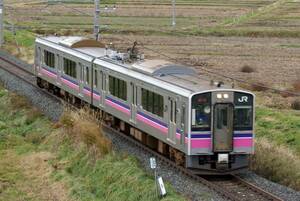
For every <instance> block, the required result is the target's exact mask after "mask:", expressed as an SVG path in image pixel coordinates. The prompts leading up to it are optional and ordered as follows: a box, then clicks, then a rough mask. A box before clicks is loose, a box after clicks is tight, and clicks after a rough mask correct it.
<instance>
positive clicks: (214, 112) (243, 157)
mask: <svg viewBox="0 0 300 201" xmlns="http://www.w3.org/2000/svg"><path fill="white" fill-rule="evenodd" d="M190 115H191V118H190V123H191V128H190V133H189V136H188V137H189V154H188V156H187V159H186V165H187V167H189V168H193V169H197V170H201V171H200V172H203V174H206V173H207V174H218V173H220V174H224V173H232V172H238V171H242V170H245V169H246V168H247V167H248V163H249V156H250V154H252V153H253V151H254V146H253V140H254V139H253V138H254V130H253V125H254V95H253V94H251V93H248V92H245V91H232V90H230V91H229V90H228V91H227V90H224V91H220V90H218V91H210V92H205V93H200V94H195V95H193V96H192V97H191V114H190Z"/></svg>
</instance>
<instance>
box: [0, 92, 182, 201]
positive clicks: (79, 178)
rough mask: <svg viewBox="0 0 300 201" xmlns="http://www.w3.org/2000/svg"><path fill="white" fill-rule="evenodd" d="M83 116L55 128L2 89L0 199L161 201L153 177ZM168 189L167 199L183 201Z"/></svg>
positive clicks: (71, 117)
mask: <svg viewBox="0 0 300 201" xmlns="http://www.w3.org/2000/svg"><path fill="white" fill-rule="evenodd" d="M82 112H83V111H81V113H74V112H70V113H66V114H65V115H64V116H63V117H62V119H61V121H60V122H59V123H56V124H53V123H51V122H50V121H49V120H47V119H46V118H45V117H44V116H42V115H41V114H40V113H39V111H37V110H36V109H34V108H31V107H30V106H29V104H28V102H27V101H26V99H24V98H22V97H19V96H17V95H15V94H12V93H9V92H8V91H7V90H5V89H3V88H2V87H1V88H0V200H3V201H15V200H32V201H35V200H36V201H42V200H157V199H156V198H155V188H154V185H153V184H154V180H153V178H152V176H149V175H147V174H146V173H145V172H144V171H143V170H142V169H141V168H140V167H139V164H138V162H137V160H136V159H135V158H133V157H131V156H128V155H127V154H125V153H114V152H113V151H112V150H111V143H110V141H109V140H107V139H106V138H105V137H104V136H103V135H102V133H101V131H100V129H99V127H98V126H97V124H96V123H95V121H94V120H93V118H92V117H89V116H88V115H86V114H83V113H82ZM166 188H167V190H168V196H167V197H166V198H164V199H163V200H166V201H167V200H184V198H182V197H181V196H179V195H177V194H176V193H175V192H174V190H173V189H172V188H171V186H170V185H169V184H167V186H166Z"/></svg>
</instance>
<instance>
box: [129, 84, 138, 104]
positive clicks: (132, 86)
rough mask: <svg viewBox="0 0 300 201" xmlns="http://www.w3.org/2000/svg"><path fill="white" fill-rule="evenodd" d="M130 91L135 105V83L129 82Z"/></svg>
mask: <svg viewBox="0 0 300 201" xmlns="http://www.w3.org/2000/svg"><path fill="white" fill-rule="evenodd" d="M130 85H131V92H132V104H134V105H136V104H137V102H136V90H135V85H134V84H133V83H132V82H131V83H130Z"/></svg>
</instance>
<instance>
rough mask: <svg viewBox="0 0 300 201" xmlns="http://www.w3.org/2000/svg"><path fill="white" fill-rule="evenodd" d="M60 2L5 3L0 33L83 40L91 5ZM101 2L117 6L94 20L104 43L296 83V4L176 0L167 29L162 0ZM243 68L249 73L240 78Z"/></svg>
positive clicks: (299, 68) (299, 27) (299, 63)
mask: <svg viewBox="0 0 300 201" xmlns="http://www.w3.org/2000/svg"><path fill="white" fill-rule="evenodd" d="M26 2H27V3H26ZM49 2H51V1H49ZM64 2H67V3H64V4H54V3H51V4H45V3H40V2H39V1H29V0H28V1H17V0H15V1H7V4H8V5H9V6H11V7H13V9H12V8H11V7H8V8H7V10H6V15H7V20H6V22H7V29H8V30H9V29H10V28H11V24H15V26H16V27H23V28H26V29H27V30H31V31H33V32H35V33H38V34H54V33H57V34H60V35H87V36H91V35H90V33H92V28H93V27H92V26H93V4H91V3H89V1H85V2H87V3H80V4H79V3H76V2H79V1H64ZM80 2H83V1H80ZM101 2H102V7H104V5H108V6H112V5H116V6H117V10H116V11H115V12H109V13H102V14H101V19H100V27H101V34H102V36H103V39H104V42H107V43H110V42H112V43H113V44H115V46H116V47H117V48H120V49H123V50H124V49H126V48H128V47H130V46H132V44H133V42H134V41H138V42H140V43H142V44H143V45H144V46H145V47H147V48H151V49H153V50H154V51H156V53H154V52H153V51H152V50H148V49H146V48H143V47H140V50H141V51H143V52H144V53H145V55H146V58H149V57H151V58H153V57H156V58H157V57H160V58H164V59H166V57H165V56H162V55H167V56H169V57H171V58H174V59H177V60H178V61H179V62H184V63H187V64H196V65H197V64H200V66H201V67H199V66H198V68H199V74H202V73H204V72H203V71H201V68H206V69H209V70H211V71H213V72H222V74H224V75H227V76H232V77H235V78H239V79H246V80H248V81H250V82H259V83H263V84H265V85H267V86H269V87H276V88H278V89H283V90H293V89H292V85H293V83H294V82H295V81H296V80H298V79H300V56H299V53H300V40H299V36H300V1H297V0H278V1H271V0H266V1H257V0H255V1H254V0H250V1H236V0H231V1H222V0H220V1H217V0H215V1H188V0H187V1H184V0H181V1H177V4H178V5H177V10H176V14H177V26H176V28H173V27H172V26H171V17H170V16H171V5H170V4H169V1H164V0H160V1H142V0H139V1H125V0H123V1H101ZM16 37H17V36H16ZM176 47H180V49H178V48H176ZM160 53H162V54H160ZM167 59H168V58H167ZM245 65H246V66H250V67H251V68H253V69H254V72H253V73H241V72H240V71H241V68H242V67H243V66H245ZM196 68H197V67H196ZM218 79H220V78H218Z"/></svg>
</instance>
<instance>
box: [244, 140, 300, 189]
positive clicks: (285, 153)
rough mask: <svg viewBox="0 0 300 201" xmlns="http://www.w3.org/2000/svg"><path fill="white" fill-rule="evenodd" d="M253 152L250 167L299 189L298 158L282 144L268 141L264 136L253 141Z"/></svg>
mask: <svg viewBox="0 0 300 201" xmlns="http://www.w3.org/2000/svg"><path fill="white" fill-rule="evenodd" d="M255 147H256V148H255V149H256V151H255V154H254V155H253V156H252V158H251V163H250V167H251V169H252V170H253V171H254V172H256V173H257V174H259V175H262V176H264V177H266V178H268V179H271V180H272V181H275V182H278V183H281V184H283V185H286V186H289V187H291V188H294V189H295V190H300V158H299V157H298V156H296V154H295V153H294V152H292V151H291V150H290V149H288V148H286V147H284V146H278V145H274V144H272V143H270V142H269V141H267V140H266V139H264V138H259V139H257V140H256V142H255Z"/></svg>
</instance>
